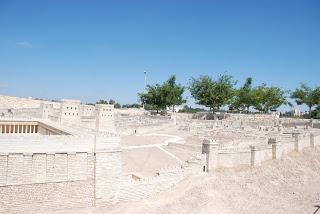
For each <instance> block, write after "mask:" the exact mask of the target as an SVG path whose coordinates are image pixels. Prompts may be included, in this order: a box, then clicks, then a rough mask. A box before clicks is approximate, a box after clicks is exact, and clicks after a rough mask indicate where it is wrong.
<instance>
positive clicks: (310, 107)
mask: <svg viewBox="0 0 320 214" xmlns="http://www.w3.org/2000/svg"><path fill="white" fill-rule="evenodd" d="M311 109H312V106H309V117H310V119H311Z"/></svg>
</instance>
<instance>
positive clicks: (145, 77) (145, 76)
mask: <svg viewBox="0 0 320 214" xmlns="http://www.w3.org/2000/svg"><path fill="white" fill-rule="evenodd" d="M143 73H144V91H145V92H146V91H147V72H146V71H144V72H143Z"/></svg>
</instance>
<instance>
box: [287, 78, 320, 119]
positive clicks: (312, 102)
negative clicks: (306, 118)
mask: <svg viewBox="0 0 320 214" xmlns="http://www.w3.org/2000/svg"><path fill="white" fill-rule="evenodd" d="M291 98H292V99H295V101H296V103H297V104H298V105H302V104H305V105H307V106H308V108H309V114H311V110H312V107H314V106H316V105H320V87H319V86H318V87H315V88H311V87H309V86H308V85H306V84H303V83H302V84H301V85H300V88H296V89H295V91H293V92H292V93H291Z"/></svg>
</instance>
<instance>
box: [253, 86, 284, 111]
mask: <svg viewBox="0 0 320 214" xmlns="http://www.w3.org/2000/svg"><path fill="white" fill-rule="evenodd" d="M286 93H287V92H286V91H284V90H282V89H281V88H278V87H274V86H269V87H268V86H267V85H266V84H262V85H261V86H258V87H256V88H255V89H253V90H252V98H253V103H254V104H253V106H254V108H255V109H256V110H258V111H260V112H264V113H268V112H270V110H276V109H277V108H279V107H280V106H281V105H290V103H289V102H288V101H287V99H286Z"/></svg>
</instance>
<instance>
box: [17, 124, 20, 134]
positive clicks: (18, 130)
mask: <svg viewBox="0 0 320 214" xmlns="http://www.w3.org/2000/svg"><path fill="white" fill-rule="evenodd" d="M17 133H20V125H18V131H17Z"/></svg>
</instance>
